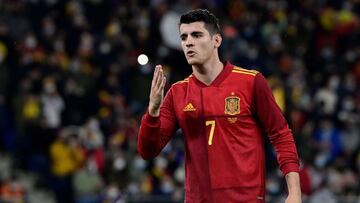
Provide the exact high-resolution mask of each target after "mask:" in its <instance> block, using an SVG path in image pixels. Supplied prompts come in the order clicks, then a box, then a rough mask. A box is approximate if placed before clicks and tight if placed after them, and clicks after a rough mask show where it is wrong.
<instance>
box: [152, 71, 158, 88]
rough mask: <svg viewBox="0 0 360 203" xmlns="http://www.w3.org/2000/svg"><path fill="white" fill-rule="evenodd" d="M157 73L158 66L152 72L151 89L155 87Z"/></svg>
mask: <svg viewBox="0 0 360 203" xmlns="http://www.w3.org/2000/svg"><path fill="white" fill-rule="evenodd" d="M157 71H158V66H155V70H154V74H153V79H152V81H151V88H153V87H154V86H155V82H156V75H157Z"/></svg>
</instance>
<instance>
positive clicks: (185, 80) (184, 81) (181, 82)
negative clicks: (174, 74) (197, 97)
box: [171, 75, 193, 88]
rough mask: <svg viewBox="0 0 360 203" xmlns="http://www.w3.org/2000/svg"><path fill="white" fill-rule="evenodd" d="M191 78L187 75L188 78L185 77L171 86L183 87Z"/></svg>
mask: <svg viewBox="0 0 360 203" xmlns="http://www.w3.org/2000/svg"><path fill="white" fill-rule="evenodd" d="M192 77H193V75H189V76H188V77H186V78H185V79H183V80H180V81H177V82H175V83H174V84H172V85H171V87H172V88H179V87H184V86H186V85H187V84H188V83H189V80H190V79H191V78H192Z"/></svg>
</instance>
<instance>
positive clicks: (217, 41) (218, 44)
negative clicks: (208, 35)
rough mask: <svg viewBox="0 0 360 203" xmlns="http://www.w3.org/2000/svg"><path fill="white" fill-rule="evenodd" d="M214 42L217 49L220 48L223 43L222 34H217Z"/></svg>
mask: <svg viewBox="0 0 360 203" xmlns="http://www.w3.org/2000/svg"><path fill="white" fill-rule="evenodd" d="M213 37H214V41H215V48H219V47H220V45H221V42H222V37H221V35H220V34H215V35H214V36H213Z"/></svg>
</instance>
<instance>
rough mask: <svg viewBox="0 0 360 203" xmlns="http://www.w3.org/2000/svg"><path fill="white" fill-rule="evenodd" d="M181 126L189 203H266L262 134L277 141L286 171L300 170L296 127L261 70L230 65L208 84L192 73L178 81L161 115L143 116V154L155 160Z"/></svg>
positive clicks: (167, 95)
mask: <svg viewBox="0 0 360 203" xmlns="http://www.w3.org/2000/svg"><path fill="white" fill-rule="evenodd" d="M239 70H240V71H239ZM227 98H228V99H229V98H235V99H233V100H231V101H238V102H239V107H240V109H238V108H234V107H236V106H237V105H230V104H229V105H228V107H229V108H226V107H227V105H226V101H229V100H227ZM190 103H191V106H192V107H193V108H191V107H189V104H190ZM230 103H231V102H230ZM237 110H239V111H237ZM206 123H208V125H206ZM214 124H215V125H214ZM178 127H180V128H181V129H182V132H183V135H184V139H185V152H186V167H185V173H186V177H185V191H186V196H185V202H189V203H190V202H265V197H264V196H265V163H264V162H265V156H264V146H263V137H262V134H263V133H262V132H265V133H266V134H267V135H268V136H269V139H270V141H271V143H272V144H273V145H274V147H275V150H276V152H277V159H278V162H279V165H280V169H281V170H282V172H283V174H284V175H285V174H286V173H288V172H290V171H296V172H298V170H299V169H298V168H299V164H298V162H299V161H298V155H297V152H296V147H295V144H294V140H293V137H292V134H291V131H290V130H289V128H288V125H287V122H286V121H285V119H284V117H283V116H282V113H281V111H280V109H279V108H278V106H277V105H276V103H275V100H274V98H273V96H272V94H271V90H270V88H269V87H268V85H267V83H266V81H265V79H264V77H263V76H262V75H261V74H260V73H254V72H253V71H247V70H242V69H238V68H236V69H234V66H233V65H231V64H230V63H226V65H225V68H224V70H223V71H222V72H221V73H220V75H219V76H218V77H217V78H216V79H215V80H214V81H213V83H212V84H211V85H209V86H207V85H205V84H204V83H202V82H201V81H199V80H197V79H196V78H195V76H193V75H192V76H190V77H189V78H188V79H187V80H184V81H182V82H179V83H175V84H174V85H173V86H172V87H171V88H170V90H169V91H168V93H167V94H166V96H165V98H164V102H163V105H162V106H161V109H160V117H151V116H150V115H149V114H148V113H147V114H145V115H144V116H143V118H142V122H141V127H140V130H139V137H138V151H139V154H140V155H141V156H142V157H143V158H145V159H151V158H154V157H155V156H156V155H157V154H158V153H160V151H161V150H162V148H163V147H164V146H165V145H166V144H167V142H168V141H169V140H170V139H171V137H172V135H173V134H174V131H175V130H176V129H177V128H178ZM212 127H213V128H214V134H213V139H212V145H209V144H208V141H209V135H210V133H211V128H212Z"/></svg>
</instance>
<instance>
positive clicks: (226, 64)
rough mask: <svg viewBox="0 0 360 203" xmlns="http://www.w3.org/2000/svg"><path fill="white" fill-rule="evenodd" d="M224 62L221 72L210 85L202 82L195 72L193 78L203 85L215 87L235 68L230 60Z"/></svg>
mask: <svg viewBox="0 0 360 203" xmlns="http://www.w3.org/2000/svg"><path fill="white" fill-rule="evenodd" d="M223 64H224V69H223V70H222V71H221V72H220V74H219V75H218V76H217V77H216V78H215V80H214V81H213V82H212V83H211V84H210V85H206V84H205V83H203V82H201V81H200V80H199V79H197V78H196V77H195V75H194V73H193V74H192V76H193V77H192V78H193V79H194V81H195V83H196V84H197V85H199V86H201V87H214V86H219V85H220V84H221V83H222V81H224V80H225V78H226V77H227V76H228V75H229V74H230V73H231V70H232V69H233V66H234V65H232V64H231V63H230V62H229V61H225V62H223Z"/></svg>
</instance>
